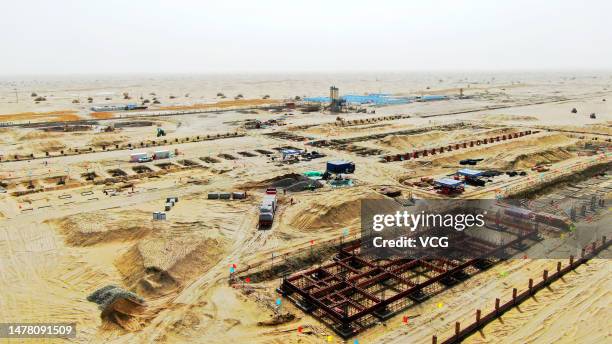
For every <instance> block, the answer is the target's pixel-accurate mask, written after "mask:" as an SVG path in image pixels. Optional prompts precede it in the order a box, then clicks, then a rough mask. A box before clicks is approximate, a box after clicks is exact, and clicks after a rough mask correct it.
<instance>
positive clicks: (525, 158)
mask: <svg viewBox="0 0 612 344" xmlns="http://www.w3.org/2000/svg"><path fill="white" fill-rule="evenodd" d="M572 156H573V154H572V153H570V152H569V151H567V149H564V148H556V149H547V150H544V151H541V152H537V153H533V154H521V155H519V156H517V157H516V158H514V159H513V160H512V161H509V162H508V168H513V169H521V168H531V167H533V166H536V165H540V164H550V163H555V162H559V161H563V160H566V159H569V158H571V157H572Z"/></svg>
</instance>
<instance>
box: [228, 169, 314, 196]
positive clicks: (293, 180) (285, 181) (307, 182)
mask: <svg viewBox="0 0 612 344" xmlns="http://www.w3.org/2000/svg"><path fill="white" fill-rule="evenodd" d="M268 187H275V188H280V189H286V190H289V191H293V192H297V191H304V190H308V189H310V188H311V187H313V188H315V189H317V188H320V187H323V184H321V183H320V182H318V181H315V180H312V179H310V178H308V177H306V176H304V175H301V174H297V173H287V174H283V175H280V176H276V177H273V178H268V179H264V180H261V181H257V182H251V183H247V184H244V185H242V186H241V187H240V188H241V189H261V188H268Z"/></svg>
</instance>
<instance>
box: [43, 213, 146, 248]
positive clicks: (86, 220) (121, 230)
mask: <svg viewBox="0 0 612 344" xmlns="http://www.w3.org/2000/svg"><path fill="white" fill-rule="evenodd" d="M52 223H53V224H54V225H55V226H56V227H57V228H58V229H59V231H60V233H62V234H63V235H64V238H65V240H66V243H68V244H69V245H72V246H92V245H97V244H102V243H109V242H126V241H132V240H136V239H140V238H143V237H145V236H147V235H149V234H150V233H151V232H152V229H153V223H152V220H151V214H150V213H148V212H144V211H135V210H130V211H120V212H114V213H109V212H102V211H100V212H94V213H88V214H77V215H72V216H68V217H65V218H63V219H60V220H55V221H52Z"/></svg>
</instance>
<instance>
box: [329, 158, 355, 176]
mask: <svg viewBox="0 0 612 344" xmlns="http://www.w3.org/2000/svg"><path fill="white" fill-rule="evenodd" d="M327 172H329V173H354V172H355V164H354V163H352V162H350V161H346V160H333V161H328V162H327Z"/></svg>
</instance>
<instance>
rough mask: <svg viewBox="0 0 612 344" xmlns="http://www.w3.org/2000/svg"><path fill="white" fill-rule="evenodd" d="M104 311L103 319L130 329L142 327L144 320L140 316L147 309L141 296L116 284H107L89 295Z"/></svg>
mask: <svg viewBox="0 0 612 344" xmlns="http://www.w3.org/2000/svg"><path fill="white" fill-rule="evenodd" d="M87 301H90V302H94V303H96V304H97V305H98V308H100V310H101V311H102V313H101V314H100V317H101V318H102V320H103V321H107V322H111V323H114V324H117V325H119V326H121V327H122V328H124V329H126V330H129V331H136V330H139V329H141V328H142V326H143V325H144V322H143V321H141V319H139V318H140V316H141V315H142V314H143V313H144V312H145V310H146V304H145V301H144V299H142V298H141V297H140V296H138V295H136V294H134V293H132V292H130V291H127V290H124V289H122V288H120V287H117V286H114V285H107V286H105V287H102V288H100V289H98V290H96V291H94V292H93V293H92V294H91V295H89V296H88V297H87Z"/></svg>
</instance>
